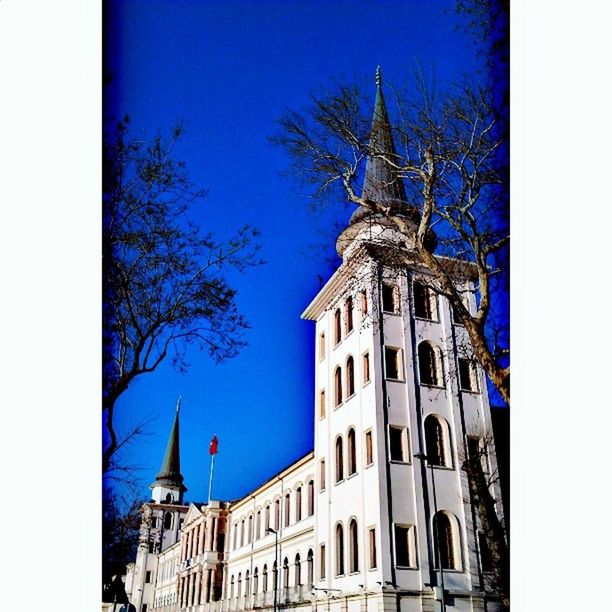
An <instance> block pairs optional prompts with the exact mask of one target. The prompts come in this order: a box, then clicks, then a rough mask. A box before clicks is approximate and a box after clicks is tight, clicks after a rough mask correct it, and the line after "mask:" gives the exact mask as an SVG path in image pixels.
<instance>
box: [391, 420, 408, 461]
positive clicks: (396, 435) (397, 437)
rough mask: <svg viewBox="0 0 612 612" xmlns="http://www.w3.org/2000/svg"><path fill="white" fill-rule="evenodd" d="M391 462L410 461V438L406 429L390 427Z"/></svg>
mask: <svg viewBox="0 0 612 612" xmlns="http://www.w3.org/2000/svg"><path fill="white" fill-rule="evenodd" d="M389 446H390V450H391V461H403V462H407V461H408V437H407V430H406V428H405V427H395V426H393V425H390V426H389Z"/></svg>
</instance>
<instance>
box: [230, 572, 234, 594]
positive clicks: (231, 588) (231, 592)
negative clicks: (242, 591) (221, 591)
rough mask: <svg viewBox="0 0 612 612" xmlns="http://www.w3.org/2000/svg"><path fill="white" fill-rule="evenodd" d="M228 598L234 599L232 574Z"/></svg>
mask: <svg viewBox="0 0 612 612" xmlns="http://www.w3.org/2000/svg"><path fill="white" fill-rule="evenodd" d="M230 599H234V575H233V574H232V579H231V580H230Z"/></svg>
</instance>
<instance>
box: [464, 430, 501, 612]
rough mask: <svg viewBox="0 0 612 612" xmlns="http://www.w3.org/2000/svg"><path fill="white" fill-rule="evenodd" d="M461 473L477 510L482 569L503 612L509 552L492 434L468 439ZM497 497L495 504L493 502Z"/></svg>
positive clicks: (473, 436)
mask: <svg viewBox="0 0 612 612" xmlns="http://www.w3.org/2000/svg"><path fill="white" fill-rule="evenodd" d="M459 455H460V461H461V469H462V470H464V471H465V473H466V475H467V482H468V487H469V494H470V497H471V500H472V501H473V506H474V508H475V509H476V512H477V515H478V518H477V521H478V525H479V528H480V533H481V534H482V536H483V538H482V540H480V541H479V551H478V552H479V557H480V561H481V567H482V568H483V569H487V570H488V572H489V576H490V581H489V585H488V586H489V588H490V589H491V590H492V591H493V592H494V593H497V594H498V595H499V596H500V598H501V603H502V606H503V608H504V609H506V608H509V607H510V549H509V546H508V541H507V539H506V526H505V525H504V524H503V523H502V521H501V520H500V518H499V513H498V510H497V507H496V506H497V503H500V504H501V500H499V495H500V491H501V484H500V475H499V466H498V463H497V459H496V461H495V463H492V462H491V457H492V456H495V457H497V455H496V454H495V444H494V439H493V432H492V431H482V432H479V433H478V434H477V435H471V436H468V438H467V449H466V451H465V452H463V451H461V450H460V451H459ZM495 492H496V493H497V497H498V500H497V501H496V496H495V495H494V493H495Z"/></svg>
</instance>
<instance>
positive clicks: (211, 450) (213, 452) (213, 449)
mask: <svg viewBox="0 0 612 612" xmlns="http://www.w3.org/2000/svg"><path fill="white" fill-rule="evenodd" d="M218 446H219V440H217V436H213V439H212V440H211V442H210V448H209V449H208V452H209V453H210V454H211V455H216V454H217V447H218Z"/></svg>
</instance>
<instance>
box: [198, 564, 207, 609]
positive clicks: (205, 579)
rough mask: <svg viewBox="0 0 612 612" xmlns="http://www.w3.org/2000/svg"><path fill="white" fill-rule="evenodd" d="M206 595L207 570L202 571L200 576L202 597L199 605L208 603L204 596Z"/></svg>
mask: <svg viewBox="0 0 612 612" xmlns="http://www.w3.org/2000/svg"><path fill="white" fill-rule="evenodd" d="M207 593H208V570H204V573H203V574H202V597H201V600H200V603H208V599H206V594H207Z"/></svg>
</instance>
